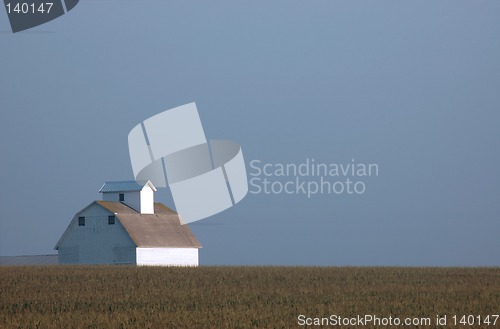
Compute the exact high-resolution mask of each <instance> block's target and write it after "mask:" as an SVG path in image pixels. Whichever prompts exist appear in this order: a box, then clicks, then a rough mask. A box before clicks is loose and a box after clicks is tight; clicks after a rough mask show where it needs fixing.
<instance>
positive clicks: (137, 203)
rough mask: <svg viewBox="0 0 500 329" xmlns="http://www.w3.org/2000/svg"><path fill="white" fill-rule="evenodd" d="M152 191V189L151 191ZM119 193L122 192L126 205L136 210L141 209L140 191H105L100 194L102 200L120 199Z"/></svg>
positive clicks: (117, 200)
mask: <svg viewBox="0 0 500 329" xmlns="http://www.w3.org/2000/svg"><path fill="white" fill-rule="evenodd" d="M151 192H153V191H151ZM120 193H123V196H124V198H125V201H123V203H125V204H126V205H127V206H129V207H131V208H133V209H135V210H136V211H139V212H140V211H141V195H140V191H128V192H106V193H103V194H102V200H103V201H116V202H119V201H120Z"/></svg>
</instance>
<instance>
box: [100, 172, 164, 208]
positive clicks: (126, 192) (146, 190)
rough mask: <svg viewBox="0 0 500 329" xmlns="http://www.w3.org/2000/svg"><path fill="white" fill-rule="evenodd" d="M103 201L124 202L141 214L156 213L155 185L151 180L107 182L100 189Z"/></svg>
mask: <svg viewBox="0 0 500 329" xmlns="http://www.w3.org/2000/svg"><path fill="white" fill-rule="evenodd" d="M99 192H100V193H102V200H103V201H115V202H123V203H124V204H126V205H127V206H129V207H130V208H133V209H134V210H136V211H137V212H139V213H141V214H154V213H155V207H154V192H156V187H154V185H153V183H151V181H149V180H148V181H139V182H136V181H125V182H106V183H104V185H103V186H102V187H101V189H100V190H99Z"/></svg>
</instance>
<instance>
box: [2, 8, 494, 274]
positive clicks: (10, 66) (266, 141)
mask: <svg viewBox="0 0 500 329" xmlns="http://www.w3.org/2000/svg"><path fill="white" fill-rule="evenodd" d="M499 17H500V3H499V2H497V1H440V2H435V1H418V2H401V1H383V2H374V1H315V2H305V1H215V2H186V1H85V0H82V1H81V2H80V4H79V5H78V6H77V7H75V9H73V10H72V11H71V12H69V13H68V14H66V15H64V16H62V17H60V18H58V19H56V20H54V21H52V22H49V23H47V24H45V25H42V26H39V27H37V28H34V29H31V30H28V31H25V32H20V33H16V34H12V33H11V32H10V26H9V23H8V20H7V15H6V13H5V11H2V10H0V47H1V48H0V49H1V51H0V60H1V63H2V69H1V70H0V124H1V129H0V151H1V154H2V155H1V162H0V166H1V167H0V169H1V170H0V175H1V176H0V178H1V182H2V188H1V189H0V255H3V256H5V255H23V254H45V253H53V252H54V251H53V249H52V248H53V247H54V245H55V243H56V242H57V240H58V239H59V237H60V235H61V234H62V233H63V231H64V230H65V228H66V226H67V225H68V223H69V221H70V220H71V218H72V217H73V215H74V214H75V213H76V212H77V211H79V210H80V209H82V208H83V207H84V206H86V205H87V204H89V203H90V202H92V201H93V200H96V199H99V198H100V195H99V194H98V193H97V191H98V189H99V188H100V186H101V185H102V183H103V182H104V181H106V180H130V179H133V176H132V169H131V165H130V160H129V156H128V146H127V135H128V132H129V131H130V130H131V129H132V128H133V127H134V126H135V125H136V124H138V123H139V122H141V121H143V120H144V119H146V118H148V117H150V116H152V115H155V114H157V113H159V112H162V111H164V110H166V109H169V108H172V107H175V106H178V105H182V104H185V103H189V102H192V101H195V102H196V103H197V106H198V110H199V113H200V117H201V120H202V122H203V125H204V128H205V133H206V135H207V137H208V138H210V139H230V140H234V141H237V142H238V143H240V144H241V146H242V149H243V154H244V157H245V161H246V163H247V169H248V170H249V171H250V168H249V167H248V164H249V163H250V161H252V160H254V159H258V160H261V161H262V162H269V163H300V162H303V161H305V159H306V158H314V159H315V160H316V161H318V162H325V163H346V162H350V161H351V159H352V158H354V159H355V160H356V161H357V162H364V163H377V164H378V165H379V176H378V177H371V178H368V179H366V187H367V188H366V192H365V193H364V194H362V195H345V194H344V195H331V194H330V195H316V196H314V197H312V198H307V197H305V196H303V195H287V194H280V195H265V194H249V195H247V197H246V198H245V199H243V200H242V201H241V202H240V203H239V204H237V205H236V206H235V207H232V208H230V209H229V210H227V211H225V212H223V213H220V214H217V215H215V216H213V217H211V218H209V219H206V220H203V221H200V222H197V223H194V224H191V225H190V227H191V228H192V230H193V231H194V233H195V234H196V236H197V237H198V239H199V240H200V241H201V243H202V244H203V249H202V250H201V254H200V262H201V263H202V264H275V265H282V264H290V265H442V266H447V265H497V266H498V265H500V252H499V251H500V238H499V233H500V202H499V201H500V200H499V199H500V192H499V189H498V186H499V185H500V174H499V171H498V168H500V155H499V152H498V149H499V141H500V129H499V128H498V127H499V124H500V93H499V90H500V61H499V58H500V20H499V19H498V18H499ZM156 200H157V201H161V202H164V203H166V204H167V205H170V206H172V201H171V199H170V198H169V197H168V193H167V192H165V191H164V192H162V193H160V194H159V195H157V197H156Z"/></svg>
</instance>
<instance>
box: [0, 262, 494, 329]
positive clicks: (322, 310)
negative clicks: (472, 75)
mask: <svg viewBox="0 0 500 329" xmlns="http://www.w3.org/2000/svg"><path fill="white" fill-rule="evenodd" d="M499 313H500V268H400V267H198V268H166V267H164V268H162V267H135V266H16V267H9V266H2V267H0V328H297V327H303V326H300V325H299V321H298V319H299V318H298V317H299V316H300V315H302V316H303V317H307V318H310V319H311V320H310V321H313V318H315V317H319V318H323V317H330V316H331V315H338V316H342V317H347V318H349V317H355V316H358V315H365V314H372V315H376V316H378V317H389V316H392V317H393V318H395V317H400V318H410V317H429V318H432V321H433V322H434V320H435V318H436V316H437V315H439V316H444V315H446V316H447V319H448V322H447V325H446V326H441V327H442V328H500V319H499V320H498V321H497V322H496V324H495V325H492V324H490V325H489V326H487V325H481V326H478V325H477V324H478V323H477V322H476V323H475V325H473V326H469V325H468V324H467V325H463V324H460V323H458V324H457V325H453V324H452V323H451V322H452V321H450V320H451V319H450V317H452V316H453V315H457V316H462V315H474V316H482V317H483V319H484V317H485V316H487V315H495V314H499ZM492 319H493V318H490V320H492ZM475 321H477V320H475ZM316 327H317V328H320V326H316ZM323 327H325V328H326V327H330V328H334V327H339V328H340V327H342V328H352V327H359V328H374V327H382V328H383V327H387V328H389V327H395V326H383V325H382V326H375V325H373V324H364V325H363V326H349V325H343V326H326V325H325V326H323ZM401 327H405V326H401ZM409 327H414V328H416V327H417V326H406V328H409ZM420 327H422V326H420ZM423 327H439V326H437V325H436V324H435V323H433V324H432V325H431V326H423Z"/></svg>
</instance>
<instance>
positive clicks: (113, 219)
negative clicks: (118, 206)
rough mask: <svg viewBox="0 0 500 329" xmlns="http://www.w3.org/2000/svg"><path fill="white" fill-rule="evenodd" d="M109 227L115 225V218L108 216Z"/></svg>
mask: <svg viewBox="0 0 500 329" xmlns="http://www.w3.org/2000/svg"><path fill="white" fill-rule="evenodd" d="M108 225H115V216H113V215H112V216H108Z"/></svg>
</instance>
